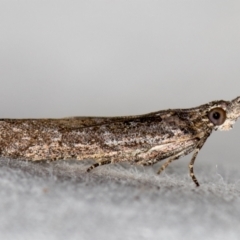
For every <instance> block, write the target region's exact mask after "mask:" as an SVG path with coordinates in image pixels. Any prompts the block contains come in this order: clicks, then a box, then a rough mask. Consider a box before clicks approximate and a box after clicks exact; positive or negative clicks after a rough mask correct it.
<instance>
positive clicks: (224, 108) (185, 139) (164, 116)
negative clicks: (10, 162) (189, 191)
mask: <svg viewBox="0 0 240 240" xmlns="http://www.w3.org/2000/svg"><path fill="white" fill-rule="evenodd" d="M239 116H240V97H237V98H235V99H233V100H232V101H223V100H220V101H213V102H210V103H207V104H204V105H201V106H199V107H195V108H189V109H169V110H162V111H158V112H153V113H148V114H144V115H137V116H126V117H71V118H61V119H0V155H1V156H3V157H8V158H18V159H25V160H29V161H39V160H57V159H78V160H83V159H95V160H96V163H95V164H93V165H92V166H90V167H89V168H88V169H87V171H90V170H92V169H94V168H96V167H98V166H100V165H104V164H110V163H117V162H129V163H136V164H139V165H143V166H148V165H153V164H155V163H157V162H159V161H161V160H165V159H166V162H165V163H164V164H163V165H162V167H161V168H160V169H159V171H158V173H160V172H162V171H163V170H164V169H165V168H166V167H167V166H168V165H169V164H170V163H171V162H172V161H174V160H177V159H178V158H180V157H182V156H185V155H187V154H189V153H191V152H193V156H192V159H191V161H190V164H189V170H190V176H191V177H192V180H193V181H194V183H195V184H196V185H197V186H199V183H198V181H197V179H196V177H195V175H194V172H193V165H194V161H195V159H196V156H197V154H198V152H199V150H200V149H201V148H202V146H203V145H204V143H205V141H206V140H207V138H208V137H209V136H210V134H211V133H212V131H213V130H229V129H231V128H232V126H233V124H234V123H235V121H236V120H237V119H238V117H239Z"/></svg>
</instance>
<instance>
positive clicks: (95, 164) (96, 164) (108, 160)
mask: <svg viewBox="0 0 240 240" xmlns="http://www.w3.org/2000/svg"><path fill="white" fill-rule="evenodd" d="M110 163H111V160H110V158H107V159H106V158H105V159H103V160H101V161H99V162H97V163H94V164H93V165H91V166H90V167H89V168H88V169H87V172H90V171H92V170H93V169H94V168H96V167H99V166H102V165H106V164H110Z"/></svg>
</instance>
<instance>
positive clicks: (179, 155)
mask: <svg viewBox="0 0 240 240" xmlns="http://www.w3.org/2000/svg"><path fill="white" fill-rule="evenodd" d="M193 149H194V146H191V147H189V148H187V149H185V150H183V151H181V152H179V153H177V154H175V155H173V156H172V157H170V158H169V159H168V160H167V162H165V163H164V164H163V165H162V166H161V168H160V169H159V170H158V171H157V174H160V173H161V172H162V171H163V170H164V169H166V168H167V167H168V165H169V164H170V163H171V162H172V161H175V160H177V159H179V158H180V157H183V156H186V155H188V154H189V153H190V152H192V151H193Z"/></svg>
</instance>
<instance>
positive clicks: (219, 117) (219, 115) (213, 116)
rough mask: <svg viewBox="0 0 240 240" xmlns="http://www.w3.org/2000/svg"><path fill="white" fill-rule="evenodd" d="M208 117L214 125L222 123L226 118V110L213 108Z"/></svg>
mask: <svg viewBox="0 0 240 240" xmlns="http://www.w3.org/2000/svg"><path fill="white" fill-rule="evenodd" d="M208 118H209V120H210V121H211V122H212V123H213V124H214V125H222V124H223V123H224V122H225V120H226V112H225V111H224V110H223V109H222V108H213V109H212V110H211V111H210V112H209V113H208Z"/></svg>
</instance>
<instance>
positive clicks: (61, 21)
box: [0, 0, 240, 240]
mask: <svg viewBox="0 0 240 240" xmlns="http://www.w3.org/2000/svg"><path fill="white" fill-rule="evenodd" d="M239 13H240V2H239V1H224V0H217V1H216V0H212V1H205V0H201V1H191V0H184V1H180V0H162V1H155V0H153V1H145V0H138V1H136V0H135V1H134V0H121V1H116V0H108V1H106V0H102V1H97V0H90V1H74V0H72V1H62V0H57V1H56V0H47V1H45V0H43V1H32V0H23V1H12V0H10V1H4V0H2V1H1V0H0V31H1V32H0V83H1V85H0V109H1V111H0V116H1V118H42V117H67V116H96V115H98V116H116V115H134V114H142V113H148V112H152V111H157V110H161V109H168V108H189V107H195V106H198V105H201V104H204V103H207V102H209V101H212V100H220V99H224V100H231V99H233V98H235V97H237V96H239V95H240V67H239V64H240V44H239V43H240V14H239ZM239 137H240V123H237V124H236V125H235V126H234V131H229V132H224V133H222V132H216V133H214V134H213V136H211V137H210V138H209V140H208V141H207V143H206V144H205V146H204V147H203V150H202V151H201V152H200V154H199V156H198V159H197V161H196V165H195V166H196V167H195V169H197V166H199V168H200V167H201V166H205V167H206V169H208V168H216V169H217V171H218V169H225V168H229V169H232V170H233V169H238V168H239V166H240V164H239V158H240V151H239ZM187 158H188V160H187V161H185V160H180V161H178V162H176V163H173V165H174V167H176V166H180V165H181V166H184V167H185V168H184V170H183V172H184V174H186V176H187V171H188V170H187V164H188V161H189V158H190V157H189V156H188V157H187ZM2 164H3V163H2ZM3 166H5V165H4V164H3ZM65 167H66V166H65ZM66 168H67V167H66ZM10 169H11V168H10ZM36 169H38V168H37V167H36ZM170 169H171V168H170ZM9 171H12V170H9ZM230 171H231V170H230ZM195 172H197V170H195ZM0 174H1V172H0ZM4 174H5V173H4ZM4 174H3V175H2V177H3V179H4V176H5V175H4ZM180 174H183V173H182V172H181V173H180ZM205 174H206V175H207V176H210V172H208V171H207V170H206V172H205ZM13 175H14V174H13ZM238 175H239V174H238V173H237V174H236V175H233V174H229V176H235V177H236V178H238ZM7 176H8V175H7ZM9 176H12V172H11V174H10V175H9ZM9 176H8V177H7V179H8V178H9V179H10V180H9V181H10V182H11V181H12V180H11V177H9ZM180 176H181V175H180ZM203 176H204V175H203ZM5 177H6V176H5ZM25 177H26V176H25V175H24V177H23V178H25ZM70 178H71V177H70ZM20 179H21V177H20ZM5 181H7V183H9V182H8V180H6V179H5ZM14 181H15V180H14ZM29 181H30V180H29ZM187 181H191V180H190V179H189V178H187ZM16 182H19V181H18V180H17V181H16ZM20 182H21V181H20ZM30 182H31V181H30ZM29 184H30V183H29ZM33 184H35V183H33ZM44 184H46V185H48V182H46V183H44ZM44 184H43V185H44ZM190 184H191V182H190ZM30 185H31V184H30ZM4 186H5V185H4V184H3V185H2V186H1V188H4ZM34 186H35V185H34ZM36 186H38V183H36ZM36 186H35V187H36ZM68 187H69V186H68ZM227 187H229V186H227ZM25 188H26V189H28V188H29V186H28V184H27V185H26V186H25V185H23V189H25ZM13 189H14V187H13ZM56 189H58V188H57V187H56ZM59 189H60V190H59V193H60V192H61V191H62V186H61V187H59ZM116 189H117V188H116ZM235 190H236V189H235ZM235 190H234V191H235ZM26 191H27V190H26ZM69 191H70V192H68V194H69V196H71V199H72V202H71V201H70V202H69V205H71V206H73V205H74V204H75V200H76V198H75V197H74V196H75V195H74V191H75V190H74V191H71V190H69ZM99 191H101V190H99ZM116 191H117V190H116ZM213 191H214V190H213ZM23 192H24V193H25V190H23ZM97 192H98V191H97ZM107 192H108V191H107ZM123 192H124V190H123ZM71 194H72V195H71ZM79 194H80V195H81V196H82V195H84V194H85V193H79ZM95 194H96V195H97V193H95ZM208 194H209V192H208V191H207V195H208ZM227 194H228V193H227ZM238 194H239V191H238ZM170 195H171V194H170ZM183 195H184V194H183ZM190 195H191V194H189V196H190ZM17 196H18V197H19V195H18V194H17ZM57 196H58V195H57ZM184 196H185V195H184ZM184 196H183V199H185V198H184ZM189 196H188V195H187V197H189ZM237 196H238V195H237ZM8 197H9V195H8V194H7V195H6V202H7V201H8V200H7V199H8ZM65 197H66V196H65ZM121 197H123V198H124V196H121ZM121 197H120V198H121ZM238 197H239V196H238ZM1 198H3V196H1ZM77 198H78V197H77ZM113 198H114V196H113ZM174 198H175V197H174V196H172V198H171V197H170V200H169V199H167V200H166V201H167V202H168V203H169V202H171V199H174ZM12 199H13V200H12V202H13V203H14V201H16V199H17V198H16V197H15V196H14V197H13V198H12ZM20 199H21V198H20ZM24 199H25V198H24ZM51 199H52V198H51V197H49V199H47V200H46V199H44V201H46V205H43V207H42V208H43V209H45V210H46V209H48V206H51V204H53V206H54V204H55V203H51ZM78 199H79V198H78ZM110 199H112V198H111V197H110ZM150 199H151V197H150ZM215 200H216V199H215ZM215 200H214V201H215ZM18 201H19V202H20V203H21V201H20V200H19V199H18ZM22 201H24V200H22ZM54 201H55V200H54ZM56 201H57V200H56ZM149 201H150V200H149ZM162 201H163V205H164V204H165V203H166V202H164V200H162ZM173 201H174V200H173ZM209 201H210V202H211V201H212V200H211V199H210V200H209ZM87 202H88V200H86V204H87ZM93 202H94V200H93ZM110 202H111V200H110ZM192 202H193V204H194V201H193V200H192ZM94 203H95V204H96V205H97V201H95V202H94ZM59 204H60V203H59ZM107 204H108V203H107ZM201 204H202V206H200V207H203V205H204V204H203V203H201ZM214 204H215V203H213V202H212V205H211V207H213V206H214ZM221 204H222V203H221ZM221 204H220V205H219V207H220V208H221ZM60 205H61V204H60ZM83 206H85V207H86V205H85V204H83ZM110 206H111V204H110ZM146 206H148V205H147V203H146ZM173 206H174V207H175V206H176V205H175V203H174V204H173V205H169V209H172V207H173ZM226 206H227V205H226ZM235 206H239V205H238V204H236V205H235ZM88 207H89V208H90V206H88ZM104 207H106V206H104ZM113 208H114V207H112V209H113ZM182 208H184V203H183V205H182V206H181V209H182ZM40 209H41V207H40ZM53 209H54V208H53ZM62 209H63V208H62ZM80 209H81V207H80ZM140 209H142V207H141V206H140ZM193 209H194V208H193ZM193 209H192V208H190V210H189V212H190V213H193V212H194V211H193ZM215 210H216V212H214V213H212V214H210V215H211V216H215V215H217V214H218V209H215ZM225 210H226V209H225ZM19 211H20V210H19ZM32 211H33V210H32V209H29V212H28V211H27V210H26V212H25V213H32ZM39 211H40V210H39ZM46 211H47V210H46ZM52 211H53V210H52ZM56 211H57V210H56ZM62 211H63V210H62ZM66 211H68V210H67V208H66ZM72 211H73V213H74V212H75V209H73V210H72ZM79 211H80V210H79ZM152 211H153V212H154V211H155V210H152ZM176 211H178V210H176ZM16 212H17V213H18V214H19V212H18V210H16V209H15V212H14V213H16ZM63 212H64V211H63ZM226 212H228V213H231V214H229V216H228V217H229V219H230V217H231V216H232V212H233V209H230V210H226ZM64 213H65V212H64ZM162 213H163V212H162ZM198 213H201V210H199V212H198ZM174 214H175V213H174ZM33 215H34V214H33ZM170 215H171V214H170ZM3 216H4V218H5V220H6V219H8V220H9V222H11V221H13V219H15V218H14V217H13V216H15V215H14V214H13V215H11V217H6V215H3ZM132 216H134V218H135V213H133V215H132ZM164 216H166V214H165V213H164ZM174 216H175V215H174ZM193 216H194V217H195V216H196V214H193ZM41 217H42V222H44V219H47V218H48V215H44V216H42V215H41ZM185 217H186V218H188V217H189V215H186V216H185V215H184V216H183V218H185ZM191 217H192V216H191V214H190V218H189V219H192V218H191ZM59 218H60V219H61V218H63V213H62V212H61V213H59ZM107 218H108V217H107V216H106V219H107ZM113 218H114V216H113ZM120 218H121V217H120ZM34 219H35V218H34ZM80 219H81V216H79V218H78V217H77V218H76V219H75V220H76V221H80ZM96 219H98V218H95V220H96ZM99 219H101V218H99ZM130 219H131V218H130ZM222 219H224V217H223V218H222ZM35 220H36V219H35ZM38 220H39V219H38ZM38 220H36V222H38ZM62 220H63V219H62ZM161 220H162V219H161ZM168 220H169V219H168ZM177 220H178V222H179V221H182V220H181V219H177ZM235 220H236V222H238V220H239V218H238V217H237V216H236V218H235ZM235 220H234V221H235ZM39 221H40V220H39ZM59 221H60V220H59ZM144 221H145V220H144V219H143V221H142V222H141V223H142V224H143V223H144ZM19 222H20V221H19V220H18V223H19ZM30 222H32V221H30ZM63 222H64V220H63ZM90 222H91V221H90ZM96 222H98V221H97V220H96ZM123 222H124V217H123ZM126 222H129V223H131V222H132V221H131V220H129V221H126ZM153 222H154V221H153ZM173 222H174V221H172V219H171V220H169V221H166V224H167V223H169V224H170V225H171V224H172V223H173ZM236 222H234V223H236ZM23 223H26V222H24V221H23ZM27 223H28V222H27ZM40 223H41V221H40ZM197 223H200V224H201V223H202V219H199V222H197ZM0 224H1V221H0ZM16 224H17V223H16ZM49 224H50V223H49ZM61 224H62V223H61ZM61 224H60V225H61ZM221 224H222V226H224V224H225V222H224V221H222V222H221ZM221 224H220V225H221ZM70 225H71V224H70V222H69V226H70ZM2 226H8V225H2ZM9 226H10V225H9ZM9 226H8V227H9ZM49 226H51V224H50V225H49ZM233 226H234V224H233V222H229V225H228V227H229V229H231V227H233ZM121 227H123V229H125V225H124V223H123V225H122V226H121ZM33 229H34V228H33ZM44 229H45V228H43V229H41V232H44ZM47 229H48V231H46V232H48V233H49V232H51V230H50V229H51V227H49V228H47ZM94 229H96V227H94ZM149 229H150V230H149ZM149 229H148V230H146V231H145V232H141V234H140V235H139V236H137V235H136V239H138V240H139V239H147V237H151V236H152V238H151V239H155V238H153V236H154V234H153V235H151V234H152V233H153V232H152V229H151V227H150V228H149ZM166 229H167V230H166ZM166 229H165V230H166V232H167V233H166V235H165V236H168V239H174V236H177V234H179V233H182V230H179V232H177V234H176V235H174V234H173V238H170V237H169V236H170V235H168V233H169V232H168V226H167V225H166ZM184 229H186V230H189V229H190V227H189V225H188V226H187V227H186V226H185V228H184ZM211 229H214V227H211V228H210V229H209V231H208V233H209V234H210V232H211ZM35 230H36V229H35ZM45 230H46V229H45ZM28 231H29V229H28ZM148 231H150V233H149V232H148ZM202 231H203V230H202ZM15 232H16V233H17V232H18V228H17V227H16V228H15ZM73 232H74V231H73ZM130 232H131V231H130ZM200 232H201V231H200ZM66 233H68V231H67V230H66ZM75 233H76V232H75ZM191 233H192V235H191V234H190V235H189V236H191V237H192V236H194V238H195V239H196V236H197V235H196V234H198V233H199V232H198V231H197V230H196V234H195V232H191ZM76 234H77V233H76ZM89 234H90V235H88V236H89V238H87V237H85V238H84V239H94V238H93V236H91V231H89ZM144 234H145V235H144ZM194 234H195V235H194ZM130 235H131V234H130ZM22 236H25V235H22ZM68 236H69V235H68ZM70 236H72V238H74V237H75V235H74V234H73V235H70ZM104 236H105V235H104ZM120 236H121V234H120ZM128 236H129V235H128ZM134 236H135V235H132V238H131V237H130V238H127V237H124V239H135V238H134ZM141 236H147V237H146V238H144V237H143V238H141ZM171 236H172V235H171ZM219 236H220V235H218V236H217V239H220V238H219ZM231 236H232V238H231V239H235V238H234V237H233V235H231ZM231 236H230V235H229V236H228V237H231ZM234 236H235V235H234ZM236 236H237V235H236ZM238 236H239V235H238ZM18 237H19V236H18ZM52 237H53V238H52V239H54V234H53V235H52ZM105 237H106V236H105ZM22 239H26V238H25V237H23V238H22ZM35 239H36V238H35ZM39 239H40V238H39ZM111 239H114V238H111ZM116 239H117V238H116ZM120 239H121V238H120ZM148 239H150V238H148ZM175 239H176V238H175ZM205 239H208V238H206V237H205ZM209 239H210V238H209ZM223 239H224V238H223ZM225 239H226V238H225ZM228 239H230V238H228Z"/></svg>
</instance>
